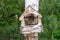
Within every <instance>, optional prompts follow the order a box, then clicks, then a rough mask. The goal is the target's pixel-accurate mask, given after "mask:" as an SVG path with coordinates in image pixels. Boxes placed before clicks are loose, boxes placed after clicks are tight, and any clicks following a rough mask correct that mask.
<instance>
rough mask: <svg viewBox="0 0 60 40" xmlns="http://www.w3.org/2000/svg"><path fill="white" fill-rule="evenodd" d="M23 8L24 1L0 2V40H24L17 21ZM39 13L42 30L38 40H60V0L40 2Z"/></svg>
mask: <svg viewBox="0 0 60 40" xmlns="http://www.w3.org/2000/svg"><path fill="white" fill-rule="evenodd" d="M24 8H25V1H24V0H0V40H24V37H23V35H21V34H20V21H19V20H18V19H19V16H20V15H21V14H22V13H23V11H24ZM39 12H40V13H41V14H42V16H43V18H42V24H43V28H44V32H42V33H39V40H60V0H40V8H39ZM15 15H18V18H16V16H15Z"/></svg>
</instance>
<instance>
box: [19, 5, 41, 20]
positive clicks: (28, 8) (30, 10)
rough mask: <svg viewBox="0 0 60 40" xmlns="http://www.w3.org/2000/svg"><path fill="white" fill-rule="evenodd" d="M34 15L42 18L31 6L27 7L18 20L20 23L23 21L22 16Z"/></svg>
mask: <svg viewBox="0 0 60 40" xmlns="http://www.w3.org/2000/svg"><path fill="white" fill-rule="evenodd" d="M31 13H32V14H34V15H37V16H38V17H40V18H42V16H41V14H39V13H38V12H37V11H36V10H35V9H33V8H32V7H31V6H28V7H27V8H26V9H25V11H24V12H23V14H22V15H21V16H20V18H19V20H20V21H21V20H22V19H24V16H26V15H28V14H31Z"/></svg>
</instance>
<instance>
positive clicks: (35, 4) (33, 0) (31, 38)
mask: <svg viewBox="0 0 60 40" xmlns="http://www.w3.org/2000/svg"><path fill="white" fill-rule="evenodd" d="M29 5H30V6H31V7H32V8H33V9H35V10H36V11H37V12H38V11H39V0H25V9H26V8H27V7H28V6H29ZM26 40H38V33H31V34H28V35H27V36H26Z"/></svg>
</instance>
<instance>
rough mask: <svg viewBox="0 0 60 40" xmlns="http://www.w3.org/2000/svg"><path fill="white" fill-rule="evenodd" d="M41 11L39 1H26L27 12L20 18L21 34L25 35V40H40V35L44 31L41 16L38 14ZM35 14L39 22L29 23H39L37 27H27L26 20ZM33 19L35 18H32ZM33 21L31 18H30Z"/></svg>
mask: <svg viewBox="0 0 60 40" xmlns="http://www.w3.org/2000/svg"><path fill="white" fill-rule="evenodd" d="M38 11H39V0H25V11H24V13H23V14H22V15H21V17H20V18H19V20H20V21H21V27H20V30H21V33H22V34H24V36H25V38H26V39H25V40H38V33H39V32H42V31H43V27H42V23H41V18H42V16H41V14H39V13H38ZM31 14H33V15H34V16H37V17H36V18H37V20H35V19H34V20H35V22H34V21H32V22H31V21H28V22H29V23H30V22H31V23H32V24H33V23H37V21H38V23H37V24H36V25H28V26H26V20H28V19H29V18H28V17H27V16H28V15H31ZM32 18H33V17H32ZM30 19H31V18H30Z"/></svg>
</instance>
